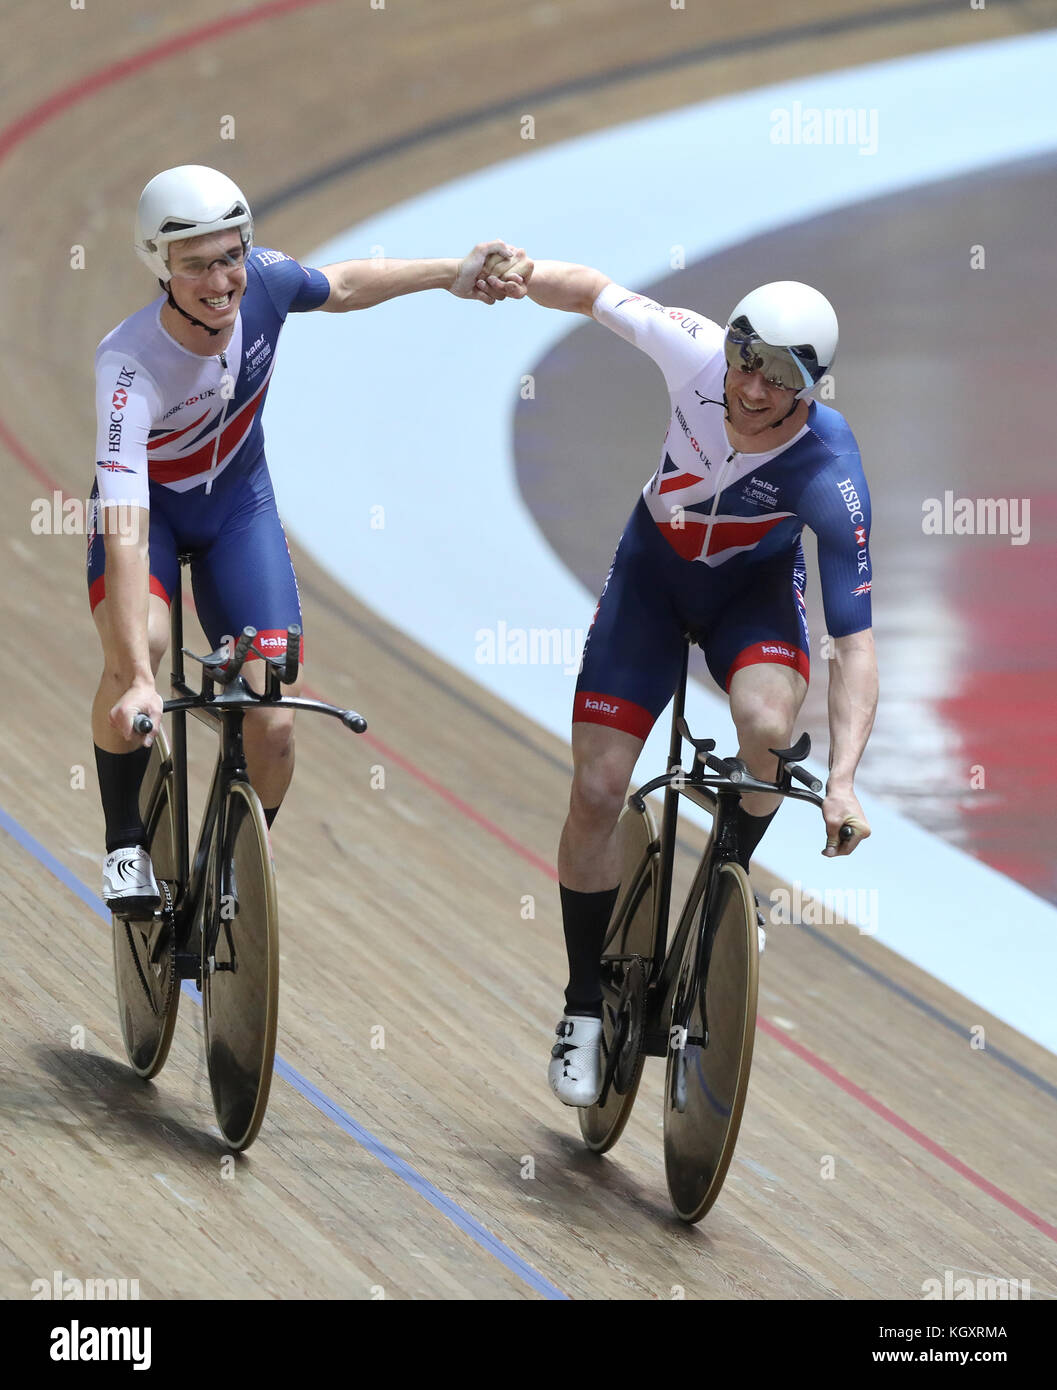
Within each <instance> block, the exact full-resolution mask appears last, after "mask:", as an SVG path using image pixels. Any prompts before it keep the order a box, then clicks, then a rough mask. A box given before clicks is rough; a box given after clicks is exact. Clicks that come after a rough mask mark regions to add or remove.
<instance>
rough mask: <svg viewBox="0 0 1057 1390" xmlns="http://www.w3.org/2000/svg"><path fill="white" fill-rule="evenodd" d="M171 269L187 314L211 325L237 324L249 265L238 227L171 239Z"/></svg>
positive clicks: (177, 295) (175, 296)
mask: <svg viewBox="0 0 1057 1390" xmlns="http://www.w3.org/2000/svg"><path fill="white" fill-rule="evenodd" d="M169 269H170V271H171V272H172V279H171V281H170V282H169V287H170V289H171V291H172V296H173V299H175V300H176V302H177V304H179V306H180V308H181V309H183V310H184V312H185V313H188V314H192V315H193V316H194V317H195V318H196V319H200V320H201V321H202V323H204V324H207V325H208V326H209V327H210V328H217V329H224V328H230V327H231V326H232V325H233V324H234V322H235V320H236V318H237V317H238V312H239V304H240V303H241V302H242V296H243V294H245V292H246V264H245V259H244V253H243V248H242V238H241V236H240V235H239V233H238V231H237V229H232V230H231V231H226V232H210V233H209V234H208V235H206V236H196V237H189V238H188V239H187V240H186V241H174V242H171V243H170V245H169ZM198 331H201V330H198Z"/></svg>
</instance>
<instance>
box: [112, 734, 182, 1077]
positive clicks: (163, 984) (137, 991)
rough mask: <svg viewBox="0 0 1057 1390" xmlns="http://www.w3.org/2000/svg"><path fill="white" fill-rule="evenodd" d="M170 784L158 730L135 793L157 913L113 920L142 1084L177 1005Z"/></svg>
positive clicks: (124, 1009)
mask: <svg viewBox="0 0 1057 1390" xmlns="http://www.w3.org/2000/svg"><path fill="white" fill-rule="evenodd" d="M172 778H173V774H172V759H171V757H170V754H169V745H168V743H167V742H166V739H165V735H164V733H163V732H162V730H161V729H159V730H158V731H157V734H156V735H155V738H154V742H153V744H152V745H151V756H150V761H149V762H148V764H147V771H146V773H145V774H144V778H143V786H142V789H141V791H140V814H141V815H142V817H143V824H144V826H145V827H146V830H147V849H148V851H149V852H150V857H151V863H152V865H153V867H154V876H155V878H156V879H157V880H158V887H159V888H160V889H161V895H162V907H161V911H160V912H157V913H155V914H154V917H153V918H151V919H148V920H146V921H141V922H138V921H131V920H126V919H125V918H123V917H116V916H115V917H114V918H113V936H114V982H115V986H116V990H117V1012H118V1020H119V1022H120V1024H121V1037H122V1039H123V1041H124V1044H125V1052H126V1053H127V1055H128V1059H129V1062H130V1063H131V1064H132V1067H133V1069H134V1070H135V1071H136V1073H137V1074H138V1075H139V1076H142V1077H144V1078H149V1077H152V1076H156V1075H157V1074H158V1072H160V1071H161V1069H162V1067H163V1066H164V1065H165V1060H166V1058H167V1057H168V1055H169V1046H170V1044H171V1043H172V1035H173V1029H174V1028H175V1027H176V1013H177V1010H178V1008H179V1005H180V990H179V982H178V980H177V978H176V932H175V923H174V920H173V909H174V907H175V905H176V901H177V898H178V896H179V884H178V882H177V866H176V823H175V820H174V817H173V796H172Z"/></svg>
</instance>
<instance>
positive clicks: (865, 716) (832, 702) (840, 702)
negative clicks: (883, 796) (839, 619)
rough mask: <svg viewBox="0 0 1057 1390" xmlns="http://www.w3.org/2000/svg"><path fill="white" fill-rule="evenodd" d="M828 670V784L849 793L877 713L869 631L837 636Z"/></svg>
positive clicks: (874, 660)
mask: <svg viewBox="0 0 1057 1390" xmlns="http://www.w3.org/2000/svg"><path fill="white" fill-rule="evenodd" d="M834 640H835V643H836V652H835V655H834V657H833V659H832V660H831V662H830V668H829V746H830V754H829V764H830V772H829V782H828V787H829V789H830V790H831V791H835V790H838V789H841V790H850V789H851V786H852V782H853V780H854V777H855V769H856V768H857V767H858V766H859V759H860V758H861V757H862V755H863V750H864V749H865V747H866V741H867V739H868V738H869V737H870V730H871V729H872V728H873V722H874V715H875V714H876V712H877V656H876V652H875V650H874V640H873V632H872V631H870V630H869V629H867V630H866V631H865V632H855V633H852V635H851V636H850V637H837V638H835V639H834Z"/></svg>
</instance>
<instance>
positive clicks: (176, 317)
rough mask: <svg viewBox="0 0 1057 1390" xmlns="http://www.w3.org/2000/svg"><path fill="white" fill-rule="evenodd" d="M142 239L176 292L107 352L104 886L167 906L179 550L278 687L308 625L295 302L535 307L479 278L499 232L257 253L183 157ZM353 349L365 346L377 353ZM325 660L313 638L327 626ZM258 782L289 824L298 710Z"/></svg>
mask: <svg viewBox="0 0 1057 1390" xmlns="http://www.w3.org/2000/svg"><path fill="white" fill-rule="evenodd" d="M135 249H136V253H137V255H138V256H139V258H140V259H141V260H142V261H143V263H144V264H145V265H146V266H147V268H148V269H149V270H150V271H151V273H152V274H153V275H154V276H155V277H156V278H157V280H158V281H159V283H160V286H161V289H162V291H163V294H162V295H161V296H159V297H158V298H156V299H155V300H154V301H153V302H152V303H150V304H149V305H147V306H146V307H145V308H143V309H141V310H139V312H138V313H135V314H133V315H131V317H129V318H127V319H125V320H124V321H123V322H122V323H120V324H119V325H118V326H117V327H116V328H115V329H113V330H112V331H111V332H110V333H108V334H107V336H106V337H105V338H104V339H103V341H102V342H101V343H100V344H99V347H98V349H97V352H96V363H95V365H96V396H97V421H98V429H97V442H96V483H95V488H94V489H93V508H92V524H91V525H90V527H89V542H88V587H89V598H90V602H91V607H92V612H93V616H94V619H95V624H96V627H97V629H98V632H99V637H100V640H101V642H102V647H103V662H104V664H103V674H102V676H101V678H100V682H99V688H98V690H97V692H96V696H95V701H94V704H93V706H92V735H93V739H94V742H95V755H96V765H97V768H98V771H99V783H100V792H101V796H102V802H103V809H104V814H105V817H106V848H107V858H106V862H105V866H104V872H103V894H104V898H105V899H106V902H107V904H108V905H109V906H110V907H111V909H113V910H115V911H120V912H123V913H126V914H128V915H130V916H132V915H138V916H148V915H149V914H150V913H151V911H153V909H154V908H155V907H156V906H157V905H158V900H159V899H158V887H157V883H156V881H155V878H154V874H153V870H152V868H151V863H150V857H149V855H148V854H147V851H146V849H145V848H144V845H145V834H144V827H143V824H142V821H141V819H140V815H139V788H140V783H141V781H142V778H143V773H144V771H145V768H146V763H147V760H148V757H149V751H148V750H149V746H150V744H151V742H152V736H151V735H148V736H147V737H146V738H140V737H138V736H136V735H135V734H134V733H133V729H132V725H133V720H134V719H135V717H136V715H137V714H141V713H142V714H146V715H148V716H149V717H150V719H151V720H152V721H153V723H154V725H155V727H157V724H158V721H159V720H160V718H161V714H162V697H161V695H160V694H159V692H158V690H157V689H156V687H155V681H154V678H155V673H156V671H157V669H158V665H159V662H160V660H161V658H162V656H163V655H164V652H165V649H166V647H167V645H168V636H169V626H168V606H169V603H170V602H171V600H172V598H173V596H174V593H175V589H176V586H177V584H178V583H179V556H180V554H181V553H184V552H192V553H193V557H194V558H193V560H192V567H191V577H192V583H193V586H194V594H195V604H196V609H197V613H198V617H199V620H200V621H201V623H202V626H203V628H204V630H205V633H206V636H207V638H208V639H209V641H210V642H211V643H212V645H213V646H214V648H215V647H219V646H220V645H221V644H222V642H223V641H224V639H225V638H227V637H230V636H232V635H234V634H237V633H239V632H241V630H242V629H243V628H244V627H245V626H247V625H249V626H252V627H255V628H256V629H257V630H258V636H257V639H256V641H255V644H254V649H253V650H252V651H251V653H250V658H251V659H250V661H249V662H248V663H247V665H246V667H245V675H246V679H247V680H248V681H249V683H250V685H251V686H253V688H254V689H256V690H258V691H262V690H263V677H262V676H261V674H260V672H261V669H262V668H261V665H260V661H259V658H260V656H262V655H264V654H267V655H269V656H281V655H282V653H283V651H284V650H285V635H286V630H287V628H289V627H290V626H291V625H292V624H294V623H300V622H301V609H300V602H299V599H298V593H297V582H296V579H295V577H294V572H293V566H292V564H291V561H290V554H289V550H288V548H287V545H286V538H285V535H284V533H283V528H282V524H281V522H280V521H279V516H278V513H277V511H276V507H275V499H274V496H273V493H272V487H271V480H270V477H269V473H268V465H267V462H266V460H265V456H264V434H263V430H262V428H261V411H262V409H263V406H264V401H265V397H266V395H267V390H268V383H269V381H270V378H271V372H272V367H273V365H274V360H275V349H276V345H277V341H278V337H279V332H280V330H281V328H282V325H283V322H284V320H285V318H286V315H287V314H288V313H303V312H308V311H310V310H314V309H325V310H326V311H328V312H330V313H344V312H347V311H349V310H352V309H367V308H370V307H372V306H373V305H375V304H380V303H382V301H383V300H386V299H392V298H394V297H395V296H397V295H404V294H413V293H416V292H417V291H419V290H428V289H445V290H448V291H450V292H451V293H452V294H454V295H455V296H456V297H458V298H461V299H477V300H480V301H481V302H483V303H488V304H490V303H494V302H496V300H497V299H501V298H507V297H513V298H518V297H520V296H521V295H523V294H524V287H523V286H521V285H519V284H518V283H516V281H509V280H508V281H507V282H506V283H505V284H504V286H503V287H502V288H501V289H500V290H499V291H498V292H497V291H491V290H489V289H488V288H487V287H480V288H479V287H478V286H477V283H476V282H477V280H478V278H479V277H480V275H481V272H482V270H483V267H484V264H485V260H486V258H487V257H488V256H489V255H490V254H492V253H496V252H501V253H502V254H503V255H507V256H509V255H510V254H512V253H513V252H515V251H516V248H515V247H513V246H510V245H508V243H506V242H503V241H491V242H482V243H481V244H480V245H478V246H475V247H474V248H473V250H472V251H471V252H470V253H469V254H468V255H467V256H465V257H463V258H462V259H461V260H456V259H444V260H442V259H437V260H411V261H395V260H386V261H379V260H370V261H344V262H341V263H340V264H336V265H329V266H324V267H323V268H322V269H321V270H314V269H311V268H308V267H304V266H301V265H300V264H298V262H297V261H295V260H293V259H291V258H290V257H289V256H287V255H285V254H284V253H283V252H281V251H275V250H270V249H268V248H266V247H260V246H255V245H254V239H253V217H252V213H251V211H250V205H249V202H248V201H247V199H246V197H245V196H244V194H243V193H242V191H241V189H240V188H239V187H238V186H237V185H236V184H235V183H233V182H232V180H231V179H230V178H228V177H227V176H226V175H225V174H223V173H220V172H219V171H217V170H216V169H209V168H206V167H204V166H202V165H196V164H189V165H181V166H180V167H179V168H175V169H168V170H166V171H165V172H164V173H161V174H159V175H158V176H157V177H156V178H153V179H151V181H150V183H148V184H147V186H146V188H145V189H144V190H143V193H142V195H141V197H140V200H139V207H138V211H137V215H136V223H135ZM360 350H362V349H360V348H358V346H357V345H355V344H351V343H350V352H355V351H360ZM308 642H309V651H310V650H311V635H310V634H309V635H308ZM244 738H245V752H246V762H247V767H248V770H249V774H250V779H251V781H252V782H253V785H254V787H255V788H256V790H257V792H258V794H259V796H260V798H261V802H262V804H263V806H264V808H265V814H266V817H267V820H268V824H269V825H271V823H272V820H273V819H274V817H275V815H276V812H277V811H278V808H279V804H280V802H281V801H282V799H283V796H284V794H285V792H286V789H287V787H288V785H289V782H290V778H291V775H292V772H293V762H294V759H293V715H292V712H290V711H285V710H270V711H269V710H255V711H252V712H250V713H248V714H247V716H246V721H245V728H244Z"/></svg>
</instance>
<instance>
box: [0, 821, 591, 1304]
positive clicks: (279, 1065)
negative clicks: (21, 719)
mask: <svg viewBox="0 0 1057 1390" xmlns="http://www.w3.org/2000/svg"><path fill="white" fill-rule="evenodd" d="M0 829H3V830H6V831H7V833H8V834H9V835H10V836H11V838H12V839H13V840H15V841H17V842H18V844H20V845H21V846H22V848H23V849H26V850H28V851H29V853H30V854H32V855H33V857H34V859H36V860H37V861H38V862H39V863H41V864H43V865H44V867H45V868H46V869H47V870H48V871H49V872H50V873H52V874H54V875H55V877H56V878H57V879H58V880H59V881H60V882H61V883H62V884H64V885H65V887H67V888H69V890H70V892H71V893H73V894H74V895H75V896H76V897H77V898H79V899H80V901H81V902H82V903H84V904H85V906H86V907H89V908H91V910H92V911H93V912H94V913H95V914H96V916H97V917H101V918H102V919H103V921H104V922H106V923H107V924H109V922H110V913H109V912H108V911H107V910H106V904H105V903H104V902H103V900H102V898H99V897H97V896H96V894H95V893H93V892H91V891H90V890H89V889H88V888H86V887H85V886H84V884H83V883H81V882H80V881H79V879H77V877H76V876H75V875H74V874H72V873H71V872H70V870H69V869H67V868H66V867H65V866H64V865H62V864H60V863H59V861H58V860H57V859H56V858H55V856H54V855H53V854H52V853H51V852H50V850H47V849H45V847H44V846H43V845H42V844H41V843H40V841H39V840H37V839H34V837H33V836H32V835H31V834H30V833H29V831H28V830H24V829H23V828H22V826H21V825H19V823H18V821H16V820H15V819H14V817H12V816H9V815H8V813H7V812H6V811H5V810H4V809H3V807H0ZM189 984H190V981H187V980H185V981H184V986H185V988H184V993H185V994H186V995H187V996H188V998H189V999H193V1000H194V1001H195V1002H196V1003H198V1004H199V1005H201V995H200V994H199V993H198V991H197V990H196V989H194V988H193V987H192V988H187V986H188V985H189ZM275 1071H276V1074H277V1075H279V1076H281V1077H282V1078H283V1080H284V1081H285V1082H287V1083H288V1084H289V1085H290V1086H292V1087H293V1088H294V1090H295V1091H299V1092H300V1094H301V1095H303V1096H304V1098H305V1099H306V1100H307V1101H309V1102H310V1103H311V1104H312V1105H314V1106H315V1108H316V1109H317V1110H318V1111H319V1112H320V1114H321V1115H325V1116H326V1117H327V1119H329V1120H332V1121H333V1122H334V1123H335V1124H336V1125H337V1126H338V1128H339V1129H342V1130H344V1131H345V1133H346V1134H347V1135H348V1136H349V1137H350V1138H351V1139H355V1141H356V1143H357V1144H359V1145H360V1146H361V1148H364V1149H366V1150H367V1152H368V1153H369V1154H371V1155H372V1156H373V1157H374V1158H376V1159H378V1161H379V1162H380V1163H384V1164H385V1166H386V1167H387V1168H388V1169H389V1171H390V1172H392V1173H395V1174H396V1176H397V1177H398V1178H399V1179H400V1180H401V1182H405V1183H407V1185H408V1187H410V1188H412V1189H413V1190H414V1191H415V1192H417V1193H418V1195H419V1196H420V1197H423V1198H424V1199H425V1200H426V1201H427V1202H428V1203H429V1204H430V1206H431V1207H435V1208H436V1210H437V1211H439V1212H440V1213H441V1215H442V1216H446V1217H447V1218H448V1220H449V1221H450V1222H452V1224H453V1225H455V1226H458V1228H459V1230H460V1231H462V1232H464V1234H466V1235H468V1236H469V1237H470V1239H471V1240H472V1241H473V1242H474V1244H476V1245H479V1246H480V1247H481V1249H482V1250H484V1251H485V1253H486V1254H489V1255H492V1256H494V1257H495V1259H497V1260H499V1262H500V1263H501V1264H504V1265H505V1266H506V1267H507V1269H509V1270H510V1272H511V1273H512V1274H516V1275H517V1277H518V1278H519V1279H520V1280H522V1282H523V1283H525V1284H527V1285H528V1286H529V1288H531V1289H533V1290H535V1292H536V1293H538V1294H542V1295H543V1297H544V1298H547V1299H551V1300H555V1299H566V1300H567V1299H568V1298H569V1295H568V1294H567V1293H563V1292H562V1290H561V1289H559V1288H558V1287H557V1286H556V1285H555V1284H552V1283H551V1282H550V1280H549V1279H545V1278H544V1277H543V1275H542V1274H540V1272H539V1271H538V1270H536V1269H533V1267H532V1265H530V1264H529V1263H528V1261H527V1260H524V1259H522V1257H521V1256H520V1255H518V1254H517V1253H516V1252H515V1251H513V1250H511V1249H510V1247H509V1246H508V1245H504V1244H503V1242H502V1241H501V1240H500V1239H499V1237H498V1236H495V1235H493V1234H492V1232H491V1231H490V1230H489V1229H488V1227H487V1226H482V1224H481V1223H480V1221H478V1220H477V1219H476V1218H475V1217H472V1216H471V1215H470V1214H469V1212H466V1211H463V1209H462V1207H460V1206H459V1205H458V1203H457V1202H453V1201H452V1199H451V1198H450V1197H446V1196H445V1195H444V1193H443V1192H441V1190H440V1189H439V1188H437V1187H434V1186H433V1184H432V1183H431V1182H430V1181H429V1180H428V1179H427V1178H424V1177H423V1176H422V1174H421V1173H419V1172H417V1171H416V1170H415V1169H414V1168H412V1166H411V1164H410V1163H408V1162H407V1161H406V1160H405V1159H402V1158H400V1157H399V1155H397V1154H395V1153H393V1151H392V1149H389V1148H387V1147H386V1146H385V1145H384V1144H383V1143H382V1142H381V1140H379V1139H376V1138H375V1137H374V1135H373V1134H372V1133H371V1132H370V1130H368V1129H365V1128H364V1127H363V1125H361V1124H360V1123H359V1122H358V1121H357V1120H354V1119H353V1118H352V1116H351V1115H350V1114H349V1113H348V1111H347V1110H343V1109H342V1108H341V1106H340V1105H337V1104H335V1102H334V1101H332V1100H331V1099H330V1097H329V1096H327V1095H326V1094H325V1093H324V1092H323V1091H321V1090H320V1089H319V1087H318V1086H314V1085H313V1084H312V1082H311V1081H309V1080H308V1079H307V1078H306V1077H304V1076H302V1075H301V1073H300V1072H298V1071H295V1070H294V1068H293V1067H292V1066H291V1065H290V1063H289V1062H287V1061H285V1060H284V1059H283V1058H282V1057H279V1056H276V1058H275Z"/></svg>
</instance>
